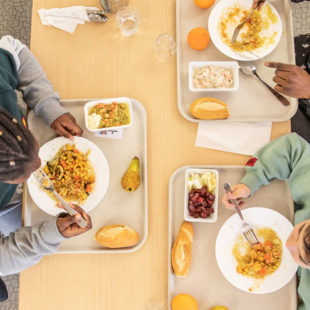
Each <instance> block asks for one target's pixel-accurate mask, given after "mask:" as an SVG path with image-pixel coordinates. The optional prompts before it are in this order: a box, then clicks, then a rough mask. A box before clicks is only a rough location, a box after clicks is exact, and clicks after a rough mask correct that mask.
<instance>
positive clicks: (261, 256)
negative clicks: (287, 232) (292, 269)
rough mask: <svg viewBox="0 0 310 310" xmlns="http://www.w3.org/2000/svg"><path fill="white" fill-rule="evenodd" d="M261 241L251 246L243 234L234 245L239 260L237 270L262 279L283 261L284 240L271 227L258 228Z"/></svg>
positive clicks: (245, 274) (235, 254)
mask: <svg viewBox="0 0 310 310" xmlns="http://www.w3.org/2000/svg"><path fill="white" fill-rule="evenodd" d="M256 233H257V236H258V238H259V239H260V240H262V242H261V243H259V244H256V245H254V246H253V247H250V245H249V243H248V242H246V241H245V240H244V239H243V238H242V236H240V238H238V240H237V242H236V243H235V245H234V247H233V252H232V253H233V255H234V257H235V258H236V261H237V267H236V271H237V272H238V273H240V274H242V275H244V276H248V277H252V278H256V279H262V278H264V277H265V276H268V275H270V274H272V273H273V272H274V271H276V270H277V269H278V268H279V266H280V263H281V258H282V242H281V240H280V238H279V237H278V235H277V234H276V232H275V231H274V230H272V229H271V228H261V229H258V230H257V232H256Z"/></svg>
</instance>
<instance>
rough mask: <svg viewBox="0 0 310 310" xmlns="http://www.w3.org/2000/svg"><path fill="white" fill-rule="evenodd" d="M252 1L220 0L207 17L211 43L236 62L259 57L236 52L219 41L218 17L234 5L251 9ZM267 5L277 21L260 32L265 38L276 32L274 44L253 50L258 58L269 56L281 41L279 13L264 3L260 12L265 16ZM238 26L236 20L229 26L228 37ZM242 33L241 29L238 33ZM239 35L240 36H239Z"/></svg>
mask: <svg viewBox="0 0 310 310" xmlns="http://www.w3.org/2000/svg"><path fill="white" fill-rule="evenodd" d="M252 3H253V0H235V1H231V0H220V1H219V2H218V3H217V4H216V5H215V7H214V8H213V9H212V12H211V14H210V17H209V25H208V29H209V33H210V37H211V40H212V42H213V43H214V45H215V46H216V47H217V48H218V49H219V50H220V51H221V52H222V53H223V54H225V55H227V56H228V57H231V58H234V59H237V60H245V61H247V60H256V59H259V57H257V56H255V55H253V54H251V53H248V52H242V53H241V52H236V51H234V50H233V49H231V48H230V47H229V46H227V45H226V44H225V43H224V42H223V41H222V39H221V36H220V33H219V31H218V24H219V21H220V17H221V15H222V12H223V11H224V10H225V9H227V8H229V7H233V6H234V5H239V6H240V7H242V8H245V9H249V8H251V7H252ZM267 4H268V5H269V6H270V8H271V10H272V13H273V14H274V15H276V16H277V19H278V21H277V22H276V23H275V24H269V27H268V28H267V29H263V30H262V31H261V36H266V37H271V36H272V35H273V33H274V32H277V34H276V36H275V38H274V42H273V43H272V44H264V46H262V47H261V48H258V49H255V50H253V52H254V53H255V54H256V55H258V56H260V57H265V56H266V55H268V54H270V53H271V52H272V51H273V50H274V49H275V48H276V46H277V45H278V43H279V42H280V39H281V34H282V22H281V18H280V15H279V13H278V12H277V10H276V9H275V8H274V7H273V6H272V5H271V4H270V3H269V2H265V4H264V6H263V7H262V8H261V12H262V15H263V17H264V16H265V15H266V12H265V10H266V5H267ZM238 24H239V22H238V21H237V19H236V24H231V25H229V26H230V27H228V29H227V32H228V36H229V37H232V34H233V32H234V29H235V27H236V26H237V25H238ZM240 33H242V29H241V31H240ZM239 35H240V34H239Z"/></svg>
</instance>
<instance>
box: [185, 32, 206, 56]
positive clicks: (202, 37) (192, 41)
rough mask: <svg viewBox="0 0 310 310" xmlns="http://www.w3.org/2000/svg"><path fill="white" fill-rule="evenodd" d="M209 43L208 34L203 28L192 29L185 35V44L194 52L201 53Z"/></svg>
mask: <svg viewBox="0 0 310 310" xmlns="http://www.w3.org/2000/svg"><path fill="white" fill-rule="evenodd" d="M209 42H210V35H209V32H208V30H207V29H204V28H194V29H192V30H191V31H190V32H189V33H188V35H187V43H188V45H189V46H190V47H191V48H192V49H194V50H198V51H201V50H203V49H205V48H206V47H207V46H208V44H209Z"/></svg>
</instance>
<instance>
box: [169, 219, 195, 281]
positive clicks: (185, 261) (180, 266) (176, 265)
mask: <svg viewBox="0 0 310 310" xmlns="http://www.w3.org/2000/svg"><path fill="white" fill-rule="evenodd" d="M193 239H194V228H193V224H192V223H189V222H185V221H184V222H183V223H182V224H181V226H180V229H179V233H178V235H177V237H176V239H175V241H174V244H173V247H172V252H171V260H172V268H173V270H174V273H175V275H176V276H179V277H184V276H186V275H187V274H188V272H189V269H190V266H191V256H192V242H193Z"/></svg>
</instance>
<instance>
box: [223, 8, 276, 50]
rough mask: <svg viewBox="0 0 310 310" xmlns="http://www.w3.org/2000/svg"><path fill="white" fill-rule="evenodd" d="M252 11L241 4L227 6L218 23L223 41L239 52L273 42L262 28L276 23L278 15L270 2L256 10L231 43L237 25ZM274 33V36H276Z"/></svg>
mask: <svg viewBox="0 0 310 310" xmlns="http://www.w3.org/2000/svg"><path fill="white" fill-rule="evenodd" d="M249 13H250V11H249V10H247V9H243V8H241V7H239V6H234V7H229V8H226V9H225V10H224V11H223V13H222V15H221V17H220V22H219V24H218V31H219V34H220V37H221V39H222V41H223V43H224V44H225V45H227V46H229V47H230V48H231V49H233V50H234V51H237V52H244V51H250V52H251V51H254V50H256V49H258V48H261V47H263V46H265V45H269V44H272V42H273V41H272V40H271V41H270V40H269V39H270V38H269V37H267V36H264V35H263V31H262V30H266V29H268V28H269V26H270V24H274V23H276V22H277V21H278V20H277V16H275V15H274V14H273V13H272V10H271V8H270V6H269V5H268V4H266V5H265V6H264V7H263V9H262V10H260V11H257V10H255V11H254V13H253V14H252V16H251V18H250V19H249V20H248V21H247V22H246V24H245V25H244V26H243V27H242V29H241V31H240V33H239V35H238V37H237V40H236V42H235V43H231V42H230V40H231V38H232V34H233V31H234V29H235V28H236V26H237V25H238V24H239V23H241V22H243V21H244V20H245V19H246V18H247V17H248V15H249ZM276 34H277V33H276V32H275V33H273V38H274V37H275V36H276Z"/></svg>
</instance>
